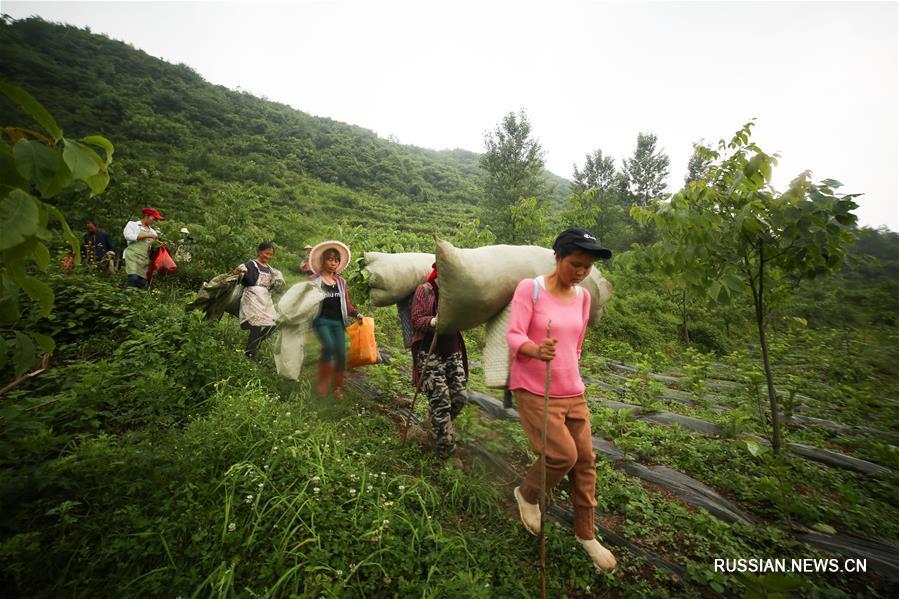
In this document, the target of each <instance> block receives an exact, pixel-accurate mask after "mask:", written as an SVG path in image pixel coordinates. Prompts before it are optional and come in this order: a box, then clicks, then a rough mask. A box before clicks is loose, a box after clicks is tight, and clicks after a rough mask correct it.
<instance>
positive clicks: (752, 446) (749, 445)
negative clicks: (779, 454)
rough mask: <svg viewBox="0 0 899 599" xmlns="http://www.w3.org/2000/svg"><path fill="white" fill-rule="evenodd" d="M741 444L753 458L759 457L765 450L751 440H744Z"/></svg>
mask: <svg viewBox="0 0 899 599" xmlns="http://www.w3.org/2000/svg"><path fill="white" fill-rule="evenodd" d="M743 443H744V444H745V445H746V449H747V451H749V453H750V454H751V455H752V457H754V458H757V457H759V456H760V455H761V454H763V453H764V452H765V449H764V448H763V447H762V446H761V445H759V444H758V443H756V442H755V441H753V440H752V439H746V440H744V441H743Z"/></svg>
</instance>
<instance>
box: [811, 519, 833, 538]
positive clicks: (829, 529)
mask: <svg viewBox="0 0 899 599" xmlns="http://www.w3.org/2000/svg"><path fill="white" fill-rule="evenodd" d="M812 528H813V529H815V530H817V531H818V532H822V533H824V534H826V535H835V534H837V529H836V528H834V527H833V526H831V525H830V524H824V523H823V522H818V523H817V524H815V525H814V526H812Z"/></svg>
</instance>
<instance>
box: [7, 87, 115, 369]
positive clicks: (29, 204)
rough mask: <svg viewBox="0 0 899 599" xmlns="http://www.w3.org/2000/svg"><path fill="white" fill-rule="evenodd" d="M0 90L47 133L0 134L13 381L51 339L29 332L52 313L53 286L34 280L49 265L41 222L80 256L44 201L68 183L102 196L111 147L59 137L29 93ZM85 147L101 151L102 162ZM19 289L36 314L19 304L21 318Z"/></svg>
mask: <svg viewBox="0 0 899 599" xmlns="http://www.w3.org/2000/svg"><path fill="white" fill-rule="evenodd" d="M0 91H2V92H3V94H4V95H5V96H6V97H7V98H9V99H10V100H11V101H12V102H14V103H15V104H16V105H17V106H18V107H19V108H20V109H21V110H23V111H24V112H25V113H26V114H28V115H29V116H31V117H32V118H34V120H36V121H37V122H38V123H39V124H40V125H41V127H43V129H44V131H45V132H46V134H47V135H49V137H47V135H44V134H43V133H40V132H37V131H32V130H30V129H23V128H21V127H12V126H7V127H5V128H4V129H3V133H4V134H5V136H3V137H0V161H2V167H0V172H2V173H3V174H4V175H5V176H4V177H3V183H2V184H0V231H2V233H0V250H2V254H0V306H2V307H3V308H2V310H0V331H2V336H0V372H4V370H5V369H4V366H5V365H6V363H7V360H8V357H9V356H11V358H12V369H11V371H12V375H13V377H18V376H20V375H21V374H22V373H24V372H25V371H26V370H28V369H29V368H30V367H31V366H32V365H33V364H34V362H35V360H36V359H37V357H38V355H39V354H40V353H46V354H49V353H51V352H52V351H53V348H54V342H53V339H52V338H51V337H48V336H46V335H41V334H39V333H36V332H35V331H33V330H32V327H33V326H34V323H35V321H37V320H39V319H41V318H46V317H47V316H49V315H50V313H51V311H52V310H53V303H54V295H53V291H52V289H51V288H50V287H49V286H48V285H47V284H46V283H45V282H44V281H42V280H41V279H40V278H38V277H36V276H34V271H35V270H37V271H46V270H47V267H48V266H49V264H50V251H49V249H48V244H49V242H51V241H52V240H53V239H54V233H53V232H52V231H51V229H50V228H49V227H48V225H49V224H50V223H51V222H52V221H55V222H56V223H58V224H59V226H60V229H61V231H62V236H63V238H64V239H65V240H66V242H67V243H68V244H69V247H70V248H71V251H72V252H73V254H74V255H75V262H76V264H77V262H78V260H79V257H80V248H79V243H78V240H77V239H76V238H75V236H74V235H73V234H72V231H71V230H70V229H69V225H68V223H67V222H66V219H65V218H64V217H63V215H62V213H61V212H60V211H59V209H58V208H57V207H56V206H54V205H52V204H50V203H48V202H47V201H45V200H49V199H50V198H53V197H54V196H56V195H57V194H58V193H60V192H61V191H63V190H64V189H66V188H67V187H69V186H70V185H71V184H72V182H73V181H75V180H80V181H83V182H84V183H86V184H87V185H88V187H89V188H90V193H91V196H93V195H95V194H98V193H102V192H103V190H104V189H106V185H107V184H108V183H109V171H108V167H109V164H110V162H111V161H112V154H113V147H112V144H111V143H110V142H109V141H108V140H106V139H105V138H103V137H100V136H99V135H92V136H89V137H85V138H83V139H82V140H81V141H78V140H74V139H69V138H65V137H63V134H62V129H60V128H59V125H57V124H56V121H55V119H54V118H53V117H52V116H51V115H50V113H49V112H47V110H46V109H45V108H44V107H43V106H42V105H41V104H40V103H39V102H38V101H37V100H35V99H34V97H32V96H31V94H29V93H28V92H26V91H25V90H24V89H22V88H20V87H18V86H15V85H12V84H10V83H7V82H5V81H0ZM91 145H93V146H95V147H98V148H101V149H102V150H103V151H104V153H105V157H104V158H101V157H100V155H99V154H97V152H96V151H94V150H93V149H92V148H91V147H90V146H91ZM35 191H36V192H37V193H36V195H32V193H34V192H35ZM22 292H24V293H25V295H26V296H27V297H28V298H29V299H30V300H31V301H33V302H35V303H36V304H37V305H38V310H36V311H33V310H30V309H29V307H28V306H25V312H26V316H25V317H24V318H23V310H22V308H23V306H22V302H21V300H22V297H21V295H22ZM4 378H5V377H4Z"/></svg>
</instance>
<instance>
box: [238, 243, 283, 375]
mask: <svg viewBox="0 0 899 599" xmlns="http://www.w3.org/2000/svg"><path fill="white" fill-rule="evenodd" d="M274 255H275V245H274V244H273V243H268V242H266V243H260V244H259V247H257V248H256V258H255V259H254V260H250V261H249V262H246V263H244V264H241V265H240V266H238V267H237V268H235V269H234V273H235V274H241V273H243V278H242V279H241V281H240V283H241V285H243V287H244V290H243V295H242V296H241V298H240V312H239V315H238V316H239V319H240V328H242V329H244V330H249V331H250V335H249V337H248V338H247V348H246V351H244V354H245V355H246V356H247V357H248V358H253V357H255V356H256V351H257V350H258V349H259V344H260V343H262V342H263V341H264V340H265V339H267V338H268V337H269V336H271V334H272V333H274V332H275V316H276V312H275V304H274V302H273V301H272V289H273V288H275V287H277V286H279V285H281V284H283V283H284V277H283V276H282V275H281V273H280V271H278V270H277V269H275V268H272V267H271V266H270V265H269V262H270V261H271V259H272V258H273V257H274Z"/></svg>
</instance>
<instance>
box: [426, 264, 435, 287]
mask: <svg viewBox="0 0 899 599" xmlns="http://www.w3.org/2000/svg"><path fill="white" fill-rule="evenodd" d="M436 278H437V263H436V262H435V263H434V264H432V265H431V273H430V274H429V275H428V278H427V279H425V281H426V282H428V283H430V282H431V281H433V280H434V279H436Z"/></svg>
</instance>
